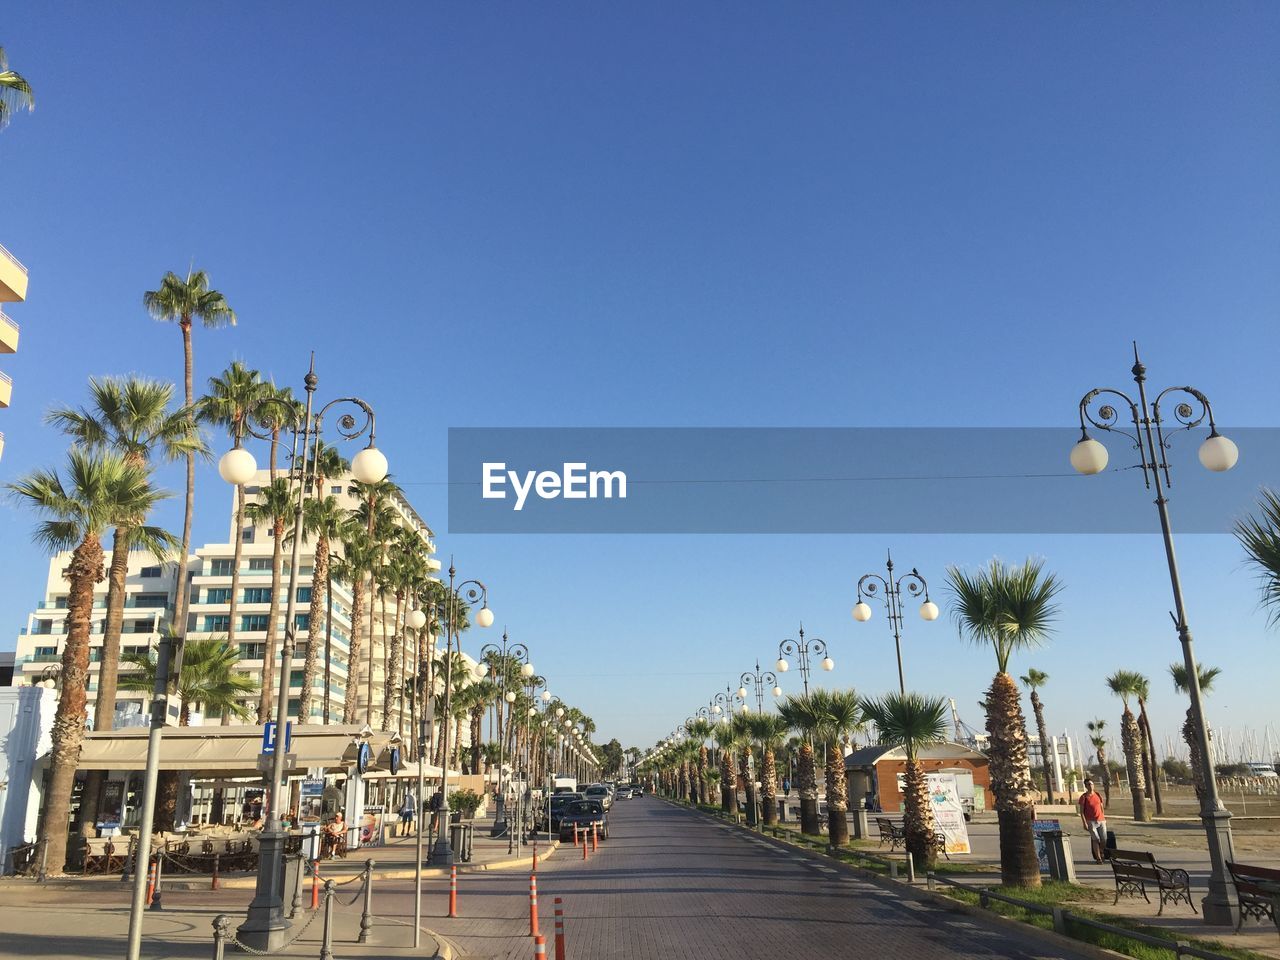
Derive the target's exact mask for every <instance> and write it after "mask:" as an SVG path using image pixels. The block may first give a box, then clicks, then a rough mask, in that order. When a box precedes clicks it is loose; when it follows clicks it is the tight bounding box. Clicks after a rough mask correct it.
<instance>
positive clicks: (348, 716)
mask: <svg viewBox="0 0 1280 960" xmlns="http://www.w3.org/2000/svg"><path fill="white" fill-rule="evenodd" d="M363 613H364V583H363V581H362V580H361V579H360V575H359V574H358V573H357V574H356V575H355V576H354V577H353V578H352V583H351V637H350V642H349V645H348V647H347V687H346V690H344V691H343V695H342V722H343V723H355V722H356V717H357V716H358V713H357V710H358V709H359V703H360V617H361V615H362V614H363Z"/></svg>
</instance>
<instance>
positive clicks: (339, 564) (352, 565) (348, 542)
mask: <svg viewBox="0 0 1280 960" xmlns="http://www.w3.org/2000/svg"><path fill="white" fill-rule="evenodd" d="M373 550H374V547H373V546H372V545H371V544H370V543H369V539H368V537H367V536H366V534H365V532H364V528H363V527H362V526H360V525H359V524H357V523H355V522H354V521H353V522H349V523H347V525H346V526H345V527H344V528H343V530H342V556H340V557H333V558H331V559H330V561H329V570H330V572H331V573H332V574H333V579H334V580H335V581H336V582H338V583H345V584H347V585H348V586H349V587H350V589H351V632H350V636H348V638H347V683H346V689H345V690H344V691H343V700H342V722H343V723H348V724H350V723H355V722H356V719H357V717H358V716H359V706H360V650H361V634H360V619H361V616H362V614H363V613H364V576H365V572H366V571H367V570H368V569H369V565H370V564H371V563H372V562H373V560H372V555H373Z"/></svg>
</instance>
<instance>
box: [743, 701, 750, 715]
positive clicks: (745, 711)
mask: <svg viewBox="0 0 1280 960" xmlns="http://www.w3.org/2000/svg"><path fill="white" fill-rule="evenodd" d="M742 712H743V713H750V712H751V705H750V704H748V703H744V704H743V705H742Z"/></svg>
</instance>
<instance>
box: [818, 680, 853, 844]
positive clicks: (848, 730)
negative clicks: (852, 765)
mask: <svg viewBox="0 0 1280 960" xmlns="http://www.w3.org/2000/svg"><path fill="white" fill-rule="evenodd" d="M811 696H813V697H814V698H815V699H816V701H817V704H818V709H819V710H820V711H821V713H822V723H821V724H820V725H819V727H818V736H819V737H820V739H821V740H822V741H823V742H824V743H825V744H826V747H827V768H826V776H827V791H826V792H827V835H828V837H829V838H830V842H831V846H832V847H842V846H844V845H845V844H846V843H848V842H849V790H848V787H847V781H846V779H845V773H844V749H843V742H844V741H845V740H847V739H848V738H849V737H851V736H852V735H853V734H854V733H855V732H857V731H858V730H861V729H862V728H863V727H864V726H865V720H864V718H863V715H862V701H861V700H859V699H858V695H857V694H856V693H854V692H853V691H852V690H815V691H813V693H812V694H811Z"/></svg>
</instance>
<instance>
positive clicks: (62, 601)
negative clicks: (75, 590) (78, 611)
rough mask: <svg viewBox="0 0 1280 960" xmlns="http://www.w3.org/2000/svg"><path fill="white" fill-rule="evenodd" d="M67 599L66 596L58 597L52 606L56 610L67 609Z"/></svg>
mask: <svg viewBox="0 0 1280 960" xmlns="http://www.w3.org/2000/svg"><path fill="white" fill-rule="evenodd" d="M67 599H68V598H67V597H59V598H58V599H57V600H55V601H53V605H54V607H55V608H56V609H58V610H65V609H67Z"/></svg>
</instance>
